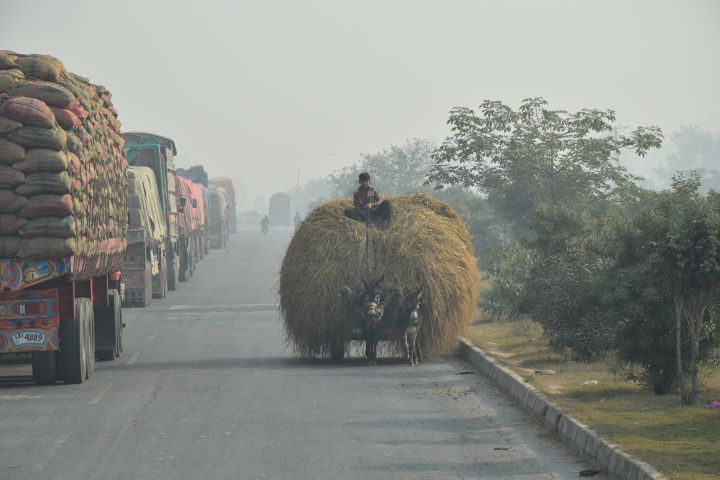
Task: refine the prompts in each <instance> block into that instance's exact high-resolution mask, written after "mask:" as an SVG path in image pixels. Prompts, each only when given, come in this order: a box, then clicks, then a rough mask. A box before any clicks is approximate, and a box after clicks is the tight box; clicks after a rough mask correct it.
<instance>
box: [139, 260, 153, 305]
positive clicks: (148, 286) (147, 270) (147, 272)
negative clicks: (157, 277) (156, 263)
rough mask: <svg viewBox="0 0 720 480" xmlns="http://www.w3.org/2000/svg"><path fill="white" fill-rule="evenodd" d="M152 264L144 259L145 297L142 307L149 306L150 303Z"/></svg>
mask: <svg viewBox="0 0 720 480" xmlns="http://www.w3.org/2000/svg"><path fill="white" fill-rule="evenodd" d="M152 296H153V294H152V265H151V264H150V262H149V261H147V260H145V298H143V302H142V307H143V308H144V307H149V306H150V303H152Z"/></svg>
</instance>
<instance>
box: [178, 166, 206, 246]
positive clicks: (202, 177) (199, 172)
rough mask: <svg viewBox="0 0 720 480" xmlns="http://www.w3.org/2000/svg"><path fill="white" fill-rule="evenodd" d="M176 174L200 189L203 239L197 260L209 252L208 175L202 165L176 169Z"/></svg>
mask: <svg viewBox="0 0 720 480" xmlns="http://www.w3.org/2000/svg"><path fill="white" fill-rule="evenodd" d="M177 174H178V175H179V176H181V177H183V178H187V179H188V180H190V181H192V182H193V183H194V184H196V185H200V186H201V187H202V189H201V190H202V192H201V193H202V198H203V199H202V206H203V226H202V229H201V232H202V234H203V237H202V239H201V241H200V242H199V243H201V244H202V254H201V255H200V257H199V258H202V257H203V256H204V255H206V254H208V253H209V252H210V237H209V231H208V219H209V218H210V199H209V196H208V194H209V192H208V186H209V183H208V174H207V172H206V171H205V167H204V166H202V165H193V166H192V167H189V168H178V169H177Z"/></svg>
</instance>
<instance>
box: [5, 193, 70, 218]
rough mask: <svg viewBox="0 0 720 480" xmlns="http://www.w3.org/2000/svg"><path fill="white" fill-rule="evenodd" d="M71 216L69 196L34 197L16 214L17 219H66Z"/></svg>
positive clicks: (42, 195) (43, 195)
mask: <svg viewBox="0 0 720 480" xmlns="http://www.w3.org/2000/svg"><path fill="white" fill-rule="evenodd" d="M71 214H72V198H71V197H70V195H62V196H61V195H45V194H41V195H35V196H34V197H32V198H31V199H30V200H28V202H27V204H26V205H25V206H24V207H22V208H21V209H20V211H19V212H18V216H19V217H23V218H27V219H32V218H38V217H67V216H68V215H71Z"/></svg>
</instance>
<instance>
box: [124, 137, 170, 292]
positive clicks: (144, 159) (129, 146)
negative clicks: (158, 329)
mask: <svg viewBox="0 0 720 480" xmlns="http://www.w3.org/2000/svg"><path fill="white" fill-rule="evenodd" d="M122 136H123V138H124V139H125V155H126V157H127V160H128V162H129V164H130V165H132V166H138V167H148V168H150V169H152V171H153V172H154V173H155V181H156V183H157V188H158V193H159V194H160V203H161V206H162V207H163V217H164V220H165V225H166V228H167V237H166V240H165V259H164V260H163V261H161V262H160V264H159V272H158V273H157V274H156V275H153V296H154V297H155V298H162V297H164V296H165V293H166V291H167V290H175V289H176V288H177V281H178V275H179V273H180V248H179V236H178V211H177V207H178V199H177V191H176V188H177V187H176V178H175V161H174V157H175V155H177V149H176V147H175V142H174V141H173V140H172V139H170V138H167V137H163V136H161V135H157V134H154V133H147V132H125V133H123V134H122Z"/></svg>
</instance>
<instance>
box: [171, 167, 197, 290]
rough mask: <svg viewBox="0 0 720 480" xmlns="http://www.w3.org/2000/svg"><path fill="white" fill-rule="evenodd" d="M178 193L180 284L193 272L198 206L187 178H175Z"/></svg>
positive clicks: (195, 257)
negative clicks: (196, 211)
mask: <svg viewBox="0 0 720 480" xmlns="http://www.w3.org/2000/svg"><path fill="white" fill-rule="evenodd" d="M177 193H178V198H177V199H178V206H177V209H178V250H179V252H180V275H179V277H178V279H179V280H180V281H181V282H184V281H186V280H188V278H190V277H192V275H193V273H194V272H195V265H196V262H197V259H198V257H197V256H196V252H195V237H196V234H197V229H198V225H197V222H196V216H195V212H194V211H195V210H196V209H197V208H198V207H199V206H200V205H199V204H198V201H197V199H195V198H194V191H193V183H192V182H191V181H190V180H188V179H187V178H184V177H181V176H178V177H177Z"/></svg>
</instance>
